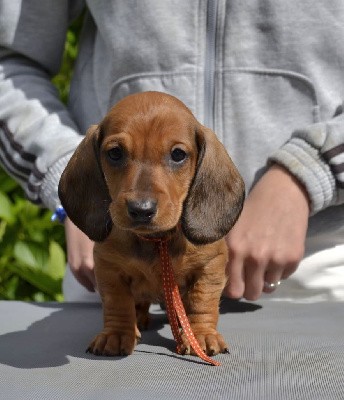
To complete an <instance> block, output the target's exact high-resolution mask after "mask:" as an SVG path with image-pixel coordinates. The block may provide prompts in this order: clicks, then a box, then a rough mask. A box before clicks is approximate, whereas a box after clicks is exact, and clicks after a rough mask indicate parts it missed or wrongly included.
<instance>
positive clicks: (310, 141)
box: [269, 107, 344, 214]
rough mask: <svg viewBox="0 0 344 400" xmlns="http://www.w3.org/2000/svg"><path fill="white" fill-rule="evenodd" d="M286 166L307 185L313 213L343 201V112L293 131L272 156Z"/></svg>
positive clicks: (341, 110)
mask: <svg viewBox="0 0 344 400" xmlns="http://www.w3.org/2000/svg"><path fill="white" fill-rule="evenodd" d="M269 161H270V162H271V161H272V162H276V163H278V164H281V165H283V166H284V167H285V168H287V169H288V170H289V171H290V172H291V173H292V174H293V175H294V176H295V177H296V178H297V179H298V180H299V181H300V182H301V183H302V184H303V185H304V186H305V188H306V190H307V192H308V195H309V198H310V201H311V213H312V214H316V213H317V212H318V211H321V210H323V209H324V208H326V207H329V206H332V205H339V204H342V203H344V113H343V107H339V108H338V110H337V113H336V115H335V116H334V117H333V119H331V120H329V121H325V122H320V123H317V124H314V125H310V126H308V127H306V128H304V129H300V130H297V131H295V132H294V133H293V135H292V137H291V139H290V140H289V141H288V142H287V143H286V144H285V145H284V146H282V147H281V148H280V149H279V150H277V151H276V153H275V154H273V155H272V156H271V157H270V160H269Z"/></svg>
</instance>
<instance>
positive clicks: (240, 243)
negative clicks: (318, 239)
mask: <svg viewBox="0 0 344 400" xmlns="http://www.w3.org/2000/svg"><path fill="white" fill-rule="evenodd" d="M308 218H309V200H308V196H307V194H306V192H305V190H304V188H303V186H302V185H301V184H300V183H299V182H298V181H297V180H296V179H295V178H294V177H293V176H292V175H290V174H289V172H288V171H287V170H286V169H284V168H283V167H280V166H278V165H276V164H274V165H272V166H271V167H270V168H269V169H268V171H267V172H266V173H265V174H264V175H263V176H262V178H261V179H260V180H259V181H258V182H257V184H256V185H255V187H254V188H253V190H252V191H251V193H250V194H249V195H248V197H247V199H246V201H245V204H244V207H243V211H242V213H241V215H240V217H239V219H238V221H237V223H236V224H235V225H234V227H233V228H232V230H231V231H230V232H229V234H228V235H227V237H226V240H227V245H228V252H229V262H228V264H227V273H228V276H229V279H228V283H227V286H226V288H225V289H224V294H225V295H226V296H228V297H232V298H241V297H244V298H246V299H247V300H257V299H258V298H259V297H260V295H261V294H262V291H264V292H267V293H270V292H272V291H273V290H274V289H269V288H266V287H264V282H267V283H276V282H278V281H280V280H281V279H286V278H287V277H288V276H290V275H291V274H292V273H293V272H295V270H296V269H297V267H298V264H299V262H300V261H301V259H302V257H303V254H304V245H305V239H306V232H307V227H308Z"/></svg>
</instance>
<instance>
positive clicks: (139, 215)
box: [127, 199, 157, 223]
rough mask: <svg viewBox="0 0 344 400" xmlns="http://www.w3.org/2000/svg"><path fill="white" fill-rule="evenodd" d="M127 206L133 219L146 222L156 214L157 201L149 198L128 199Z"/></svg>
mask: <svg viewBox="0 0 344 400" xmlns="http://www.w3.org/2000/svg"><path fill="white" fill-rule="evenodd" d="M127 207H128V214H129V215H130V217H131V218H132V220H133V221H135V222H143V223H148V222H150V221H151V219H152V218H153V217H154V215H155V214H156V211H157V202H156V201H155V200H150V199H145V200H128V201H127Z"/></svg>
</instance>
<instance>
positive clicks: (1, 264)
mask: <svg viewBox="0 0 344 400" xmlns="http://www.w3.org/2000/svg"><path fill="white" fill-rule="evenodd" d="M81 25H82V16H81V17H80V18H78V19H77V20H76V21H75V22H74V23H73V24H72V25H71V27H70V29H69V30H68V32H67V37H66V44H65V52H64V56H63V63H62V66H61V71H60V73H59V74H58V75H57V76H56V77H54V79H53V83H54V85H55V86H56V87H57V89H58V91H59V94H60V98H61V100H62V101H63V102H64V103H66V102H67V99H68V94H69V84H70V79H71V76H72V70H73V65H74V61H75V58H76V55H77V50H78V49H77V43H78V36H79V32H80V29H81ZM50 218H51V212H50V211H48V210H44V209H42V208H39V207H38V206H36V205H34V204H31V203H30V202H29V201H27V200H26V199H25V195H24V193H23V190H22V189H21V188H20V187H19V185H18V184H17V183H16V182H15V181H14V180H13V179H12V178H10V177H9V176H8V175H7V174H6V173H5V172H4V170H2V169H1V167H0V299H5V300H25V301H49V300H57V301H60V300H63V296H62V293H61V283H62V278H63V275H64V272H65V265H66V254H65V239H64V228H63V226H62V225H59V224H57V223H52V222H51V221H50Z"/></svg>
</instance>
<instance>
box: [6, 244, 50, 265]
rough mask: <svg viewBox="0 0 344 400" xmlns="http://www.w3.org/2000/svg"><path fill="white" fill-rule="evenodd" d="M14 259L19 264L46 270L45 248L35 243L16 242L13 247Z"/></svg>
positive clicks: (47, 256)
mask: <svg viewBox="0 0 344 400" xmlns="http://www.w3.org/2000/svg"><path fill="white" fill-rule="evenodd" d="M14 257H15V258H16V260H17V261H18V262H20V264H23V265H26V266H28V267H31V268H34V269H41V270H44V269H45V268H47V264H48V259H49V253H48V249H47V248H46V247H45V246H40V245H39V244H37V243H35V242H22V241H18V242H17V243H16V244H15V245H14Z"/></svg>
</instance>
